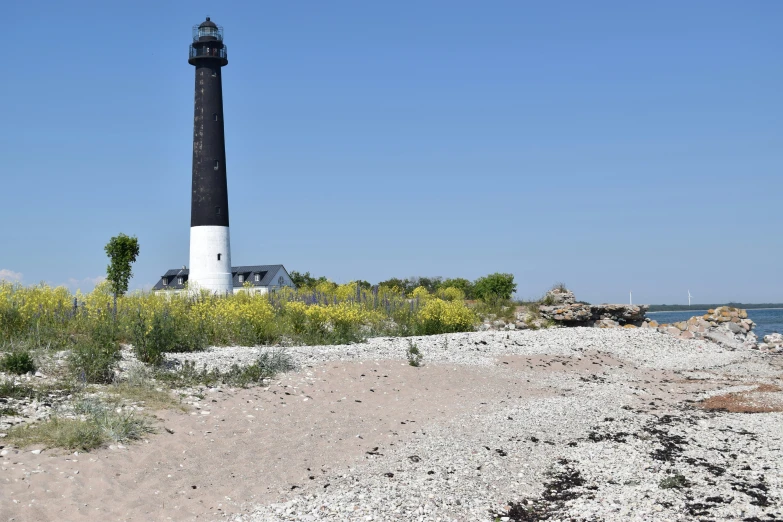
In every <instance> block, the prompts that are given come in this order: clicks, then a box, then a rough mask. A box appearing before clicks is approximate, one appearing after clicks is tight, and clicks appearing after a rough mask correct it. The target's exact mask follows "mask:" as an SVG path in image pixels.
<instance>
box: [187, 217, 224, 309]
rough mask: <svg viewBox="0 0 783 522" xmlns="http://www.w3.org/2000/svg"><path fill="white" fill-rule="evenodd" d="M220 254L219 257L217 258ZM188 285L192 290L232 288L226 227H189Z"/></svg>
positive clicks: (221, 290)
mask: <svg viewBox="0 0 783 522" xmlns="http://www.w3.org/2000/svg"><path fill="white" fill-rule="evenodd" d="M218 254H220V260H218ZM188 288H189V289H190V290H193V291H195V292H198V291H200V290H209V291H210V292H213V293H219V294H226V293H233V292H234V285H233V284H232V282H231V240H230V237H229V232H228V227H217V226H203V227H191V228H190V275H189V276H188Z"/></svg>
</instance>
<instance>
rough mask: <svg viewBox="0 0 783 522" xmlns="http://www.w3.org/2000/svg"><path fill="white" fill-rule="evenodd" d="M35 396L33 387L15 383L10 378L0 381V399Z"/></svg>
mask: <svg viewBox="0 0 783 522" xmlns="http://www.w3.org/2000/svg"><path fill="white" fill-rule="evenodd" d="M36 396H37V393H36V390H35V388H33V387H32V386H25V385H23V384H16V383H14V381H12V380H8V379H6V380H4V381H0V399H6V398H8V399H27V398H34V397H36Z"/></svg>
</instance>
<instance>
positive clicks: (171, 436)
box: [0, 353, 750, 521]
mask: <svg viewBox="0 0 783 522" xmlns="http://www.w3.org/2000/svg"><path fill="white" fill-rule="evenodd" d="M613 369H614V370H617V369H622V370H623V372H625V373H627V375H628V376H629V382H633V387H634V388H635V389H636V390H638V391H639V393H638V396H639V397H640V398H639V399H638V401H639V403H640V404H641V402H642V401H643V402H644V403H645V404H649V405H653V406H654V405H656V404H668V403H680V402H682V401H685V400H690V399H692V398H693V397H695V396H696V394H697V393H700V392H702V391H704V390H711V389H720V388H721V387H726V386H727V385H729V384H731V385H736V384H737V381H736V379H734V380H733V381H731V382H729V381H727V380H726V379H724V378H723V377H721V375H720V374H719V373H716V374H715V376H714V378H704V376H702V378H701V379H696V380H694V379H690V378H684V377H683V376H682V375H680V374H675V373H673V372H664V371H655V370H649V369H643V368H637V367H635V366H634V365H633V364H632V363H628V362H625V361H622V360H617V359H614V358H612V357H610V356H609V355H607V354H600V353H587V354H585V357H583V358H581V359H571V358H568V357H562V356H546V355H543V356H535V357H530V356H520V355H507V356H501V357H498V358H497V359H495V364H494V365H493V366H488V367H479V366H467V365H456V364H448V363H431V364H426V365H425V366H423V367H420V368H414V367H411V366H409V365H408V364H407V363H406V362H405V361H401V360H393V361H389V360H385V361H363V362H328V363H324V364H320V365H315V366H311V367H306V368H303V369H301V370H300V371H297V372H293V373H290V374H287V375H285V376H283V377H282V378H281V379H280V380H279V381H276V382H275V383H274V384H273V385H270V386H269V387H266V388H255V389H248V390H225V389H224V390H210V391H208V392H207V393H205V397H204V400H202V401H201V408H200V409H195V408H191V409H190V411H188V412H181V411H176V410H167V411H161V412H157V416H158V418H159V422H158V432H157V433H156V434H154V435H151V436H150V437H149V439H148V440H147V441H145V442H144V443H139V444H133V445H129V446H127V447H125V448H115V449H108V448H107V449H101V450H97V451H93V452H90V453H80V454H71V453H64V452H62V451H58V450H44V451H43V452H41V453H40V454H34V453H32V452H31V451H30V448H27V449H25V450H19V451H17V450H13V449H12V450H11V452H10V453H9V454H8V455H6V456H5V457H4V458H2V459H0V520H2V521H6V520H16V521H39V520H40V521H49V520H134V521H135V520H139V521H147V520H216V519H221V518H223V517H224V516H225V515H227V514H233V513H239V512H242V510H243V509H245V508H246V507H247V506H249V505H252V504H265V503H270V502H280V501H285V500H288V499H291V498H293V497H294V496H296V495H302V494H306V493H308V492H311V491H324V490H325V489H328V487H329V486H328V485H329V482H330V478H331V477H334V476H336V475H339V474H341V473H343V472H344V471H345V470H347V469H350V468H354V469H355V468H357V467H359V468H361V466H363V465H364V464H365V463H366V462H368V459H369V458H371V457H373V458H375V457H378V458H380V457H382V455H383V453H384V450H385V449H387V448H390V447H392V446H394V445H395V444H400V443H404V442H405V441H406V440H409V439H410V438H411V437H413V436H415V435H417V434H421V433H426V431H427V430H428V429H430V428H431V427H433V426H447V425H449V423H452V422H459V419H463V418H465V414H471V413H481V412H484V411H487V409H491V408H502V407H503V405H504V404H507V403H508V402H510V401H514V400H517V399H521V398H524V399H526V400H535V398H537V397H551V396H553V395H559V396H563V397H566V396H568V395H569V394H570V393H578V390H573V391H570V390H568V389H565V390H564V389H562V388H554V387H551V386H549V385H548V384H547V382H548V381H547V378H546V377H547V376H548V375H552V374H553V373H558V372H567V373H569V374H572V375H580V376H583V377H585V379H593V380H595V379H600V376H601V375H602V374H604V373H605V372H608V371H611V370H613ZM749 382H750V381H749ZM642 396H643V399H642V398H641V397H642Z"/></svg>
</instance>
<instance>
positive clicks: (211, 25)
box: [199, 17, 217, 28]
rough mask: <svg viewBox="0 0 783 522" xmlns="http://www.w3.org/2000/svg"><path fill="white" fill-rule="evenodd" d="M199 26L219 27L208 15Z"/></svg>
mask: <svg viewBox="0 0 783 522" xmlns="http://www.w3.org/2000/svg"><path fill="white" fill-rule="evenodd" d="M199 27H215V28H217V24H216V23H215V22H213V21H212V20H210V19H209V17H207V19H206V20H204V21H203V22H201V25H199Z"/></svg>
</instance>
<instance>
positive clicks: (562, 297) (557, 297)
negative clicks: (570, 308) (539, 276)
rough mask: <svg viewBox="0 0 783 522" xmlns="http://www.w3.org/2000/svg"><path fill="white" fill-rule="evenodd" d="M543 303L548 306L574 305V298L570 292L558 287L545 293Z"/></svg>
mask: <svg viewBox="0 0 783 522" xmlns="http://www.w3.org/2000/svg"><path fill="white" fill-rule="evenodd" d="M543 302H544V303H547V305H549V306H562V305H572V304H575V303H576V296H574V293H573V292H572V291H570V290H568V289H566V288H560V287H558V288H553V289H552V290H550V291H549V292H547V293H546V294H545V295H544V299H543Z"/></svg>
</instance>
